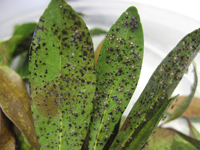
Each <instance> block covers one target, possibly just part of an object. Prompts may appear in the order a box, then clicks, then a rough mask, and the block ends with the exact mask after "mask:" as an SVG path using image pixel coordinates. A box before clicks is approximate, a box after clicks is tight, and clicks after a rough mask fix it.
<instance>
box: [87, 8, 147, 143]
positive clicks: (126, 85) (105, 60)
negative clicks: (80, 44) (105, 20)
mask: <svg viewBox="0 0 200 150" xmlns="http://www.w3.org/2000/svg"><path fill="white" fill-rule="evenodd" d="M132 13H133V12H132V11H130V12H125V13H124V14H123V15H122V16H121V17H120V19H119V20H117V22H116V23H115V24H114V25H113V26H112V27H111V29H110V31H109V32H108V35H107V37H106V39H105V41H104V44H103V46H102V50H101V54H100V56H99V59H98V64H97V83H96V84H97V88H96V94H95V99H94V106H95V107H94V117H93V119H92V122H93V124H92V127H91V129H94V128H95V130H91V131H90V132H91V136H93V137H94V135H95V134H97V135H98V137H99V139H92V142H94V143H93V145H92V146H98V145H100V146H103V145H105V143H106V142H107V140H108V137H109V136H110V135H111V133H112V131H113V129H114V126H115V123H117V122H118V121H119V119H120V115H119V114H122V113H123V111H124V110H125V108H126V106H127V104H128V102H129V100H130V99H131V96H132V94H133V92H134V90H135V88H136V85H137V81H138V75H139V73H140V69H141V63H142V55H143V44H142V43H137V42H136V41H137V40H136V39H135V38H134V34H135V32H136V31H137V30H141V27H140V28H139V25H138V22H139V20H138V19H139V18H137V17H134V16H133V14H132ZM141 34H142V32H141ZM140 37H142V36H140ZM139 44H140V45H139ZM135 45H137V46H135ZM133 65H134V66H133ZM105 104H106V105H105ZM102 117H103V119H102ZM101 119H102V120H101ZM98 122H101V124H104V125H103V126H101V128H99V129H98V130H96V129H97V128H98V127H97V126H96V125H99V123H98ZM93 126H94V127H93ZM94 133H95V134H94ZM91 136H90V137H91Z"/></svg>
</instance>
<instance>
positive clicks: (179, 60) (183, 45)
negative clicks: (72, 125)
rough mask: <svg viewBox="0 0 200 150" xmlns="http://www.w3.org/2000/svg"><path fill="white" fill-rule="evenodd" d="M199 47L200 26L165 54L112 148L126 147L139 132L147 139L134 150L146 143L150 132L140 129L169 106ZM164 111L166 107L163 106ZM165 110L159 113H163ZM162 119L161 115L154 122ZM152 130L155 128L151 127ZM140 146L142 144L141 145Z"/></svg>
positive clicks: (134, 147)
mask: <svg viewBox="0 0 200 150" xmlns="http://www.w3.org/2000/svg"><path fill="white" fill-rule="evenodd" d="M199 50H200V29H197V30H195V31H193V32H192V33H190V34H188V35H187V36H185V37H184V38H183V39H182V40H181V41H180V42H179V43H178V45H177V46H176V47H175V48H174V49H173V50H172V51H171V52H170V53H169V54H168V55H167V56H166V58H165V59H164V60H163V61H162V62H161V63H160V65H159V66H158V67H157V69H156V70H155V71H154V73H153V75H152V76H151V78H150V80H149V82H148V83H147V85H146V87H145V89H144V90H143V92H142V94H141V95H140V97H139V99H138V100H137V102H136V103H135V105H134V106H133V108H132V110H131V112H130V114H129V115H128V117H127V119H126V121H125V123H124V125H123V126H122V128H121V129H120V131H119V133H118V135H117V137H116V138H115V141H114V143H113V145H112V146H111V149H124V148H126V147H129V146H130V145H132V144H130V143H134V142H132V141H133V140H137V138H135V137H137V136H138V135H140V136H143V137H144V139H143V140H141V141H138V142H140V144H139V143H137V145H136V146H133V147H132V149H135V150H137V149H140V148H141V147H142V145H143V144H144V143H145V140H146V137H148V136H149V132H147V133H145V134H143V135H141V134H140V130H141V131H142V130H143V127H145V126H146V125H147V126H148V124H150V123H149V121H151V118H154V116H155V115H157V111H159V109H160V108H163V107H164V106H165V105H166V103H167V102H166V101H168V100H169V98H170V96H171V94H172V92H173V91H174V89H175V88H176V86H177V85H178V83H179V81H180V80H181V79H182V77H183V74H184V73H185V71H186V70H187V68H188V66H189V65H190V63H191V62H192V61H193V59H194V57H195V56H196V55H197V53H198V52H199ZM163 110H164V108H163ZM162 114H163V111H161V112H160V115H162ZM159 119H160V118H159V117H158V118H157V120H156V119H155V122H157V121H158V120H159ZM149 130H150V131H152V130H153V128H149ZM138 145H139V146H138Z"/></svg>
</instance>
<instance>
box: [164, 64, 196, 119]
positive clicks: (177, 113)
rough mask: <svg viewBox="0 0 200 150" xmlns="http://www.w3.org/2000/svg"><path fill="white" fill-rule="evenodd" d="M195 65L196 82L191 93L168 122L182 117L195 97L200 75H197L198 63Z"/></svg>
mask: <svg viewBox="0 0 200 150" xmlns="http://www.w3.org/2000/svg"><path fill="white" fill-rule="evenodd" d="M193 66H194V83H193V85H192V87H191V93H190V94H189V95H188V96H187V97H186V98H185V99H184V100H183V102H182V103H181V104H180V105H179V106H178V107H177V108H176V110H175V111H174V112H173V113H172V114H171V115H170V116H169V118H168V119H167V121H166V123H167V122H170V121H172V120H174V119H176V118H178V117H180V116H181V115H182V114H183V113H184V112H185V111H186V109H187V108H188V107H189V105H190V103H191V101H192V99H193V97H194V94H195V92H196V89H197V85H198V76H197V70H196V64H195V63H193Z"/></svg>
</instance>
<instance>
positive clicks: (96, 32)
mask: <svg viewBox="0 0 200 150" xmlns="http://www.w3.org/2000/svg"><path fill="white" fill-rule="evenodd" d="M106 33H107V31H106V30H103V29H100V28H93V29H90V34H91V35H92V36H95V35H101V34H106Z"/></svg>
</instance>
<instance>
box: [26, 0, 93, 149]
mask: <svg viewBox="0 0 200 150" xmlns="http://www.w3.org/2000/svg"><path fill="white" fill-rule="evenodd" d="M52 2H53V1H52ZM61 6H62V7H61ZM59 9H61V12H62V13H63V14H59V15H61V16H63V17H61V18H57V17H56V18H55V16H52V14H56V13H58V11H56V12H55V13H53V11H54V10H51V11H52V12H51V15H50V16H51V19H50V20H49V18H48V16H49V15H48V13H49V12H50V11H48V9H47V10H46V11H45V13H44V15H43V16H42V17H41V18H40V21H39V23H38V26H37V27H36V30H35V33H34V36H33V41H32V45H31V48H30V57H29V58H30V59H29V61H30V72H29V74H30V82H31V84H30V85H31V86H30V89H31V101H32V109H33V111H34V115H33V116H34V118H35V122H36V124H35V126H36V132H37V134H38V139H39V142H40V141H43V142H42V143H40V144H44V145H41V146H42V147H43V148H49V149H55V148H57V149H58V148H60V145H61V144H62V143H66V144H62V146H61V148H62V149H74V148H73V147H81V146H82V144H83V141H84V139H85V136H86V134H87V130H88V127H89V121H90V113H91V111H92V107H91V105H92V100H91V99H92V98H93V96H94V90H95V67H94V51H93V44H92V40H91V37H90V34H89V31H88V29H87V28H86V26H85V24H84V22H83V21H82V19H80V18H79V17H78V15H77V14H76V13H75V12H74V11H73V10H72V8H71V7H70V6H69V5H59ZM60 24H62V25H61V26H59V25H60ZM77 108H78V109H77ZM77 120H78V121H77ZM38 125H39V126H40V128H37V126H38ZM48 127H49V128H48ZM49 141H50V142H49ZM45 143H48V144H45ZM70 147H71V148H70Z"/></svg>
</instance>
